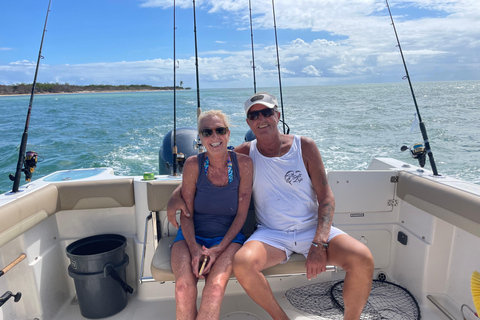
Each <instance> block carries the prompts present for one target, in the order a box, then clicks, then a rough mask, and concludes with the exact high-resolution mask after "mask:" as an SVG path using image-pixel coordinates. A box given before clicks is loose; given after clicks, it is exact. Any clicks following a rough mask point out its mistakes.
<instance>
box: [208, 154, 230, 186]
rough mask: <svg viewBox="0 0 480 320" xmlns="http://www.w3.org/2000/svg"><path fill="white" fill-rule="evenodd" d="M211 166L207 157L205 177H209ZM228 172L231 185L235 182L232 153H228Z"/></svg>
mask: <svg viewBox="0 0 480 320" xmlns="http://www.w3.org/2000/svg"><path fill="white" fill-rule="evenodd" d="M209 166H210V159H208V156H207V155H205V163H204V168H205V175H208V167H209ZM227 172H228V184H230V183H231V182H232V181H233V165H232V160H231V159H230V152H229V153H228V157H227Z"/></svg>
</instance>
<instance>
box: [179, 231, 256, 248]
mask: <svg viewBox="0 0 480 320" xmlns="http://www.w3.org/2000/svg"><path fill="white" fill-rule="evenodd" d="M180 240H185V237H184V236H183V232H182V227H180V228H179V229H178V231H177V236H176V237H175V240H173V243H175V242H177V241H180ZM195 240H196V241H197V243H198V244H200V245H202V246H205V247H206V248H211V247H213V246H216V245H218V244H220V242H222V240H223V237H215V238H204V237H199V236H195ZM245 240H247V238H246V237H245V236H244V235H243V233H242V232H239V233H238V234H237V236H236V237H235V239H233V240H232V243H240V244H242V245H243V243H244V242H245Z"/></svg>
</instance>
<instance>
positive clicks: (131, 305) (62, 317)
mask: <svg viewBox="0 0 480 320" xmlns="http://www.w3.org/2000/svg"><path fill="white" fill-rule="evenodd" d="M332 277H333V278H335V277H336V276H335V275H333V276H332ZM332 277H331V276H329V275H327V274H325V275H322V276H320V277H319V278H318V279H316V280H313V281H308V280H307V279H306V277H305V276H304V275H299V276H289V277H273V278H269V282H270V284H271V286H272V290H274V294H275V297H276V299H277V301H278V302H279V303H280V305H281V307H282V308H283V309H284V310H285V312H286V313H287V315H288V316H289V318H290V319H292V320H293V319H295V320H306V319H340V318H339V317H320V316H317V315H313V314H308V313H305V312H302V311H300V310H298V309H296V308H295V307H294V306H292V305H291V304H290V302H289V301H288V299H287V298H286V296H285V292H286V290H288V288H290V287H301V286H304V285H309V284H312V283H318V282H322V281H324V280H325V279H328V280H331V279H332ZM141 286H149V287H150V288H149V289H148V290H158V292H159V293H160V291H162V293H163V295H165V296H164V297H158V296H157V297H156V298H153V299H144V298H143V297H141V295H142V294H143V293H140V294H138V292H135V293H134V294H132V295H130V296H129V297H128V303H127V306H126V307H125V309H124V310H122V311H121V312H119V313H117V314H115V315H113V316H110V317H107V318H104V319H115V320H131V319H175V299H174V297H173V296H172V295H173V292H174V286H175V285H174V283H165V284H159V283H146V284H142V285H141ZM198 287H199V294H200V292H201V289H202V283H199V286H198ZM140 290H142V289H140ZM160 295H161V294H160ZM422 300H423V301H417V302H418V303H419V306H420V308H421V310H422V311H421V312H422V313H421V317H422V319H426V320H434V319H435V320H438V319H447V318H446V317H445V315H444V314H443V313H442V312H440V310H439V309H438V308H436V307H435V306H434V305H433V304H432V303H431V302H430V301H428V300H427V299H426V295H425V299H422ZM199 301H200V299H199V300H198V301H197V303H199ZM439 301H441V303H442V304H443V305H444V307H445V308H447V309H448V311H449V312H451V314H452V315H453V316H454V317H455V318H456V319H462V318H461V315H460V306H456V305H455V304H454V303H453V302H452V301H445V300H443V301H442V299H441V297H440V298H439ZM449 303H450V305H449ZM457 310H458V311H457ZM67 319H68V320H84V319H85V318H84V317H83V316H82V315H81V313H80V308H79V305H78V299H77V297H76V296H75V297H74V298H73V299H72V300H71V301H70V302H69V303H68V304H67V305H65V306H64V307H63V308H62V309H61V310H60V313H59V314H58V315H57V316H56V317H55V318H54V319H53V320H67ZM220 319H229V320H260V319H261V320H267V319H271V317H270V316H269V315H268V314H267V313H266V312H265V311H264V310H263V309H261V308H260V307H259V306H258V305H257V304H256V303H254V302H253V301H252V300H251V299H250V298H249V297H248V296H247V295H246V294H245V292H244V291H243V289H242V288H241V287H240V285H239V284H238V282H237V281H236V280H230V283H229V285H228V287H227V293H226V295H225V298H224V300H223V303H222V309H221V315H220ZM365 319H366V318H365Z"/></svg>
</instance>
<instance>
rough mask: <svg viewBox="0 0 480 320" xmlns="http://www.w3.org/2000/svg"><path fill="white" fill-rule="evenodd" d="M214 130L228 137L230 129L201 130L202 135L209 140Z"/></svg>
mask: <svg viewBox="0 0 480 320" xmlns="http://www.w3.org/2000/svg"><path fill="white" fill-rule="evenodd" d="M213 130H215V132H216V133H217V134H218V135H221V136H223V135H226V134H227V132H228V127H218V128H215V129H210V128H207V129H202V130H200V132H199V133H200V134H201V135H202V136H203V137H205V138H208V137H210V136H211V135H212V134H213Z"/></svg>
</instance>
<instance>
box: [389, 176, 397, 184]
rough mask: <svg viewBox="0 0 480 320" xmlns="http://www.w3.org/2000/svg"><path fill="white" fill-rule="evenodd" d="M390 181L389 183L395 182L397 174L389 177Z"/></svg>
mask: <svg viewBox="0 0 480 320" xmlns="http://www.w3.org/2000/svg"><path fill="white" fill-rule="evenodd" d="M390 182H391V183H397V182H398V176H393V177H390Z"/></svg>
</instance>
